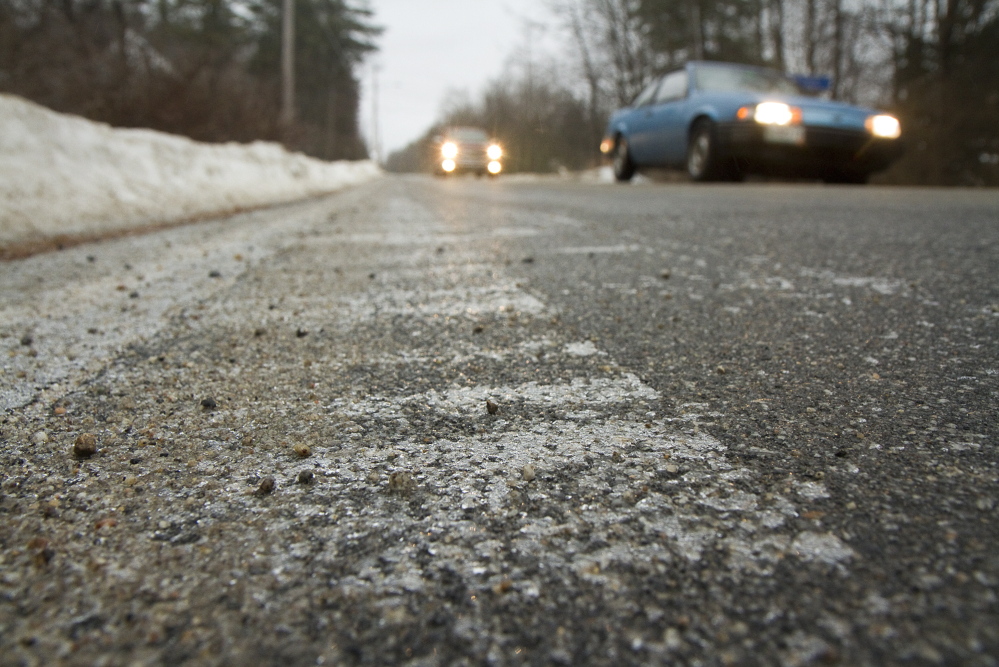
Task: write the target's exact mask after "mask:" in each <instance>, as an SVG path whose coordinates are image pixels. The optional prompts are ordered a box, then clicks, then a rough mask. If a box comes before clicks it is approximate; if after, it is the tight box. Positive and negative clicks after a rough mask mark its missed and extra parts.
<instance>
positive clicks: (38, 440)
mask: <svg viewBox="0 0 999 667" xmlns="http://www.w3.org/2000/svg"><path fill="white" fill-rule="evenodd" d="M48 441H49V434H48V433H46V432H45V431H39V432H38V433H35V434H34V435H33V436H31V442H33V443H35V444H36V445H44V444H45V443H46V442H48Z"/></svg>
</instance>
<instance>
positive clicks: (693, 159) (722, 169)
mask: <svg viewBox="0 0 999 667" xmlns="http://www.w3.org/2000/svg"><path fill="white" fill-rule="evenodd" d="M687 175H688V176H690V179H691V180H692V181H696V182H698V183H705V182H709V181H735V180H739V176H740V174H739V171H738V168H737V166H736V164H735V161H734V160H732V159H730V158H727V157H726V156H725V155H724V154H723V153H722V151H721V149H720V148H719V147H718V132H717V130H716V128H715V124H714V123H712V122H711V121H710V120H707V119H701V120H699V121H697V123H695V124H694V128H693V129H692V130H691V131H690V142H689V143H688V144H687Z"/></svg>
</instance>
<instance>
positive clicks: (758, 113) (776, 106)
mask: <svg viewBox="0 0 999 667" xmlns="http://www.w3.org/2000/svg"><path fill="white" fill-rule="evenodd" d="M736 115H737V116H738V117H739V119H740V120H745V119H747V118H752V119H753V120H755V121H756V122H757V123H759V124H761V125H796V124H798V123H800V122H801V109H799V108H798V107H792V106H791V105H789V104H784V103H783V102H760V103H759V104H757V105H756V106H755V107H742V108H741V109H739V111H738V113H737V114H736Z"/></svg>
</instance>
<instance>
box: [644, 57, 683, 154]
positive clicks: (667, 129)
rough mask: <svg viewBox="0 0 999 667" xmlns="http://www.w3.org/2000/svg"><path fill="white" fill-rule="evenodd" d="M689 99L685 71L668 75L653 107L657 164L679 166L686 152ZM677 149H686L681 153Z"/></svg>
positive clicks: (652, 140) (654, 150)
mask: <svg viewBox="0 0 999 667" xmlns="http://www.w3.org/2000/svg"><path fill="white" fill-rule="evenodd" d="M686 99H687V72H686V70H681V71H679V72H672V73H670V74H667V75H666V76H665V77H664V78H663V81H662V84H660V86H659V89H658V90H657V91H656V97H655V100H654V101H653V104H652V113H651V119H650V123H651V124H652V125H653V126H654V130H653V132H652V137H651V139H650V144H649V147H650V150H651V151H653V152H654V154H655V160H654V161H655V164H660V165H670V164H677V162H678V161H681V160H682V159H683V156H684V154H685V152H686V136H685V134H686V132H685V129H684V123H683V105H684V102H685V100H686ZM678 146H682V147H683V150H682V151H681V152H679V153H678V151H677V148H678Z"/></svg>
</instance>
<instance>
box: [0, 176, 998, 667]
mask: <svg viewBox="0 0 999 667" xmlns="http://www.w3.org/2000/svg"><path fill="white" fill-rule="evenodd" d="M997 268H999V193H997V192H996V191H968V190H917V189H882V188H876V187H869V188H862V187H822V186H814V185H801V184H765V183H764V184H745V185H735V186H718V187H700V186H688V185H667V184H649V183H646V184H643V185H633V186H616V185H609V184H595V183H566V182H559V181H538V182H516V181H514V180H512V179H507V180H504V179H499V180H497V181H494V182H491V181H476V180H474V179H467V180H465V179H459V180H453V181H437V180H430V179H424V178H386V179H383V180H381V181H378V182H374V183H371V184H368V185H364V186H361V187H358V188H356V189H353V190H350V191H347V192H343V193H341V194H338V195H335V196H331V197H328V198H325V199H320V200H314V201H310V202H305V203H300V204H295V205H290V206H283V207H279V208H274V209H270V210H266V211H258V212H255V213H251V214H246V215H242V216H237V217H234V218H230V219H226V220H219V221H214V222H209V223H205V224H200V225H195V226H189V227H183V228H177V229H172V230H167V231H161V232H157V233H153V234H149V235H146V236H140V237H133V238H127V239H119V240H114V241H108V242H105V243H101V244H93V245H87V246H80V247H76V248H71V249H66V250H63V251H60V252H55V253H50V254H45V255H39V256H36V257H34V258H31V259H27V260H22V261H16V262H7V263H4V264H2V265H0V285H2V289H0V348H2V368H0V372H2V375H0V408H2V417H0V421H2V423H0V463H2V468H0V490H2V493H0V664H3V665H55V664H67V665H161V664H167V665H176V664H193V665H202V664H204V665H316V664H338V665H339V664H345V665H350V664H372V665H374V664H378V665H385V664H411V665H451V664H459V665H460V664H467V665H481V664H490V665H520V664H538V665H540V664H565V665H584V664H593V665H628V664H683V665H810V664H820V665H826V664H831V665H903V664H904V665H958V664H960V665H995V664H997V661H999V659H997V656H999V599H997V594H999V521H997V513H999V508H997V493H999V470H997V467H996V464H997V458H999V457H997V455H996V448H997V445H999V429H997V423H999V419H997V414H996V413H997V402H999V401H997V396H999V336H997V330H999V280H997V277H996V272H997Z"/></svg>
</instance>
